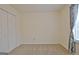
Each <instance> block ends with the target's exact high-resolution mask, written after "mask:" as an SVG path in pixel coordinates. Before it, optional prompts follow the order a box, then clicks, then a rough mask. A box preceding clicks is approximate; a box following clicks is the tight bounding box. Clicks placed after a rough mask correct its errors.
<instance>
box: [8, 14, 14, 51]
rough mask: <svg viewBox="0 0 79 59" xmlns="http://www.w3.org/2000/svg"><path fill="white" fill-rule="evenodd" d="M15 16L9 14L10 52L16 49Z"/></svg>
mask: <svg viewBox="0 0 79 59" xmlns="http://www.w3.org/2000/svg"><path fill="white" fill-rule="evenodd" d="M15 20H16V19H15V15H11V14H8V39H9V51H11V50H12V49H14V48H15V47H16V27H15V24H16V23H15Z"/></svg>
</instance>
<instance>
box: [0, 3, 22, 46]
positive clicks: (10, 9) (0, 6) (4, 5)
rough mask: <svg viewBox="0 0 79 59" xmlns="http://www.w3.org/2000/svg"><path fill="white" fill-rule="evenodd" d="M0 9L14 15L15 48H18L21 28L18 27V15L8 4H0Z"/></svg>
mask: <svg viewBox="0 0 79 59" xmlns="http://www.w3.org/2000/svg"><path fill="white" fill-rule="evenodd" d="M0 8H1V9H4V10H6V11H8V12H10V13H12V14H14V15H16V18H17V20H16V27H17V46H19V45H20V44H21V40H20V39H21V30H20V29H21V27H20V13H19V12H18V11H16V10H15V9H14V8H13V7H12V6H10V5H8V4H0Z"/></svg>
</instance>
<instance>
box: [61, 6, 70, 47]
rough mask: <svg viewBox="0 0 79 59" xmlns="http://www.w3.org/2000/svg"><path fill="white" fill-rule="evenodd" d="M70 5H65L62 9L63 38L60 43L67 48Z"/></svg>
mask: <svg viewBox="0 0 79 59" xmlns="http://www.w3.org/2000/svg"><path fill="white" fill-rule="evenodd" d="M69 13H70V12H69V5H65V7H64V8H63V9H62V10H61V12H60V14H61V18H60V19H61V33H62V34H61V40H60V44H62V45H63V46H64V47H65V48H66V49H68V43H69V33H70V14H69Z"/></svg>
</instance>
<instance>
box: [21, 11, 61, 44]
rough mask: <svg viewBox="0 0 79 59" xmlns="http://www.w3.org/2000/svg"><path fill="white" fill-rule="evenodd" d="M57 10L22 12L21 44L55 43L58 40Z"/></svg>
mask: <svg viewBox="0 0 79 59" xmlns="http://www.w3.org/2000/svg"><path fill="white" fill-rule="evenodd" d="M59 15H60V14H59V13H58V12H36V13H35V12H34V13H24V14H22V16H23V18H22V21H21V22H22V43H23V44H57V43H59V40H60V38H59V37H60V34H61V33H60V19H59Z"/></svg>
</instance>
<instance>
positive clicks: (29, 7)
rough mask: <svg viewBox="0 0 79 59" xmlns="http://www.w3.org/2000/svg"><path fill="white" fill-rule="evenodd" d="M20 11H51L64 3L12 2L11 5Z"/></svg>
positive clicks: (56, 9) (57, 9) (59, 8)
mask: <svg viewBox="0 0 79 59" xmlns="http://www.w3.org/2000/svg"><path fill="white" fill-rule="evenodd" d="M11 6H12V7H14V8H15V9H16V10H18V11H20V12H52V11H59V10H61V9H62V8H63V7H64V6H65V5H64V4H13V5H11Z"/></svg>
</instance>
